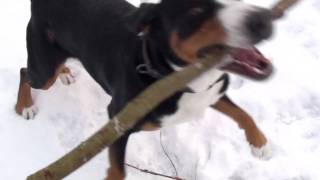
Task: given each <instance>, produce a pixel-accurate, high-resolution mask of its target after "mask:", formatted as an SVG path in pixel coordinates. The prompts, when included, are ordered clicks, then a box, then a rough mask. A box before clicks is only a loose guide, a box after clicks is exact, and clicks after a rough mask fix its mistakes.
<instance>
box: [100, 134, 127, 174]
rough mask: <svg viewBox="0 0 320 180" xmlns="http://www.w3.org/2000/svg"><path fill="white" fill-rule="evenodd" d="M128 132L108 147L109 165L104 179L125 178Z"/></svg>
mask: <svg viewBox="0 0 320 180" xmlns="http://www.w3.org/2000/svg"><path fill="white" fill-rule="evenodd" d="M129 135H130V134H125V135H124V136H122V137H121V138H120V139H118V140H117V141H116V142H115V143H113V144H112V145H111V146H110V148H109V161H110V167H109V169H108V175H107V178H106V180H124V178H125V154H126V146H127V142H128V138H129Z"/></svg>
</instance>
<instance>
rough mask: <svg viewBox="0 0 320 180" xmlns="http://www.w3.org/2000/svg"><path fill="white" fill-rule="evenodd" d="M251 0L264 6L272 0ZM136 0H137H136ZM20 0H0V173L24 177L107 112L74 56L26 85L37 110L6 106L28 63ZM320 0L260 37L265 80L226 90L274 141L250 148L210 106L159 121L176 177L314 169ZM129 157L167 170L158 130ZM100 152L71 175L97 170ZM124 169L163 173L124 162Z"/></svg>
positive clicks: (303, 179) (318, 136) (307, 175)
mask: <svg viewBox="0 0 320 180" xmlns="http://www.w3.org/2000/svg"><path fill="white" fill-rule="evenodd" d="M250 1H251V2H255V3H259V4H260V5H263V6H266V7H267V6H268V5H270V4H271V2H272V1H271V0H263V1H256V0H250ZM134 2H135V3H136V4H137V3H138V0H135V1H134ZM29 15H30V14H29V1H28V0H24V1H21V0H1V7H0V22H1V27H0V28H1V29H0V32H1V33H0V59H1V60H0V117H1V118H0V147H1V151H0V179H1V180H22V179H25V177H26V176H27V175H29V174H31V173H32V172H34V171H36V170H38V169H39V168H42V167H44V166H45V165H47V164H49V163H51V162H52V161H54V160H56V159H57V158H58V157H60V156H61V155H63V154H64V153H66V152H68V151H69V150H70V149H72V148H73V147H74V146H76V145H77V144H78V143H80V142H81V141H83V140H84V139H85V138H86V137H88V136H89V135H91V134H92V133H93V132H95V131H96V130H97V129H98V128H99V127H101V126H102V125H103V124H105V123H106V121H107V116H106V111H105V107H106V105H107V104H108V101H109V100H110V98H109V97H108V96H107V95H105V93H104V92H103V91H102V90H101V88H100V87H99V86H98V85H97V84H96V83H95V82H94V81H93V80H92V79H91V78H90V77H89V76H88V75H87V74H86V72H84V70H83V69H82V68H81V66H79V64H78V63H76V62H70V63H69V65H70V66H71V68H72V70H73V71H74V73H75V74H76V75H77V79H78V81H77V83H76V84H74V85H71V86H70V87H66V86H64V85H62V83H61V82H57V83H56V84H55V85H54V87H53V88H52V89H50V90H49V91H47V92H42V91H34V97H35V100H36V104H37V105H38V107H39V108H40V112H39V114H38V116H37V117H36V119H35V120H32V121H25V120H23V119H22V118H21V117H19V116H17V115H16V114H15V113H14V110H13V107H14V103H15V101H16V96H17V87H18V82H19V78H18V74H19V73H18V72H19V68H20V67H21V66H25V64H26V49H25V27H26V24H27V21H28V18H29ZM319 19H320V0H305V1H303V3H301V4H300V6H298V7H297V8H296V9H294V10H292V11H291V13H290V15H288V16H287V17H286V18H285V19H283V20H282V21H281V22H278V23H277V32H276V35H275V36H274V38H273V39H272V40H271V41H269V42H266V43H264V44H263V45H261V46H260V48H261V50H262V51H263V52H264V53H265V54H267V55H268V57H269V58H270V59H272V60H273V62H274V64H275V66H276V68H277V73H276V74H275V76H274V77H273V78H272V79H271V80H269V81H268V82H265V83H255V82H251V81H247V80H243V79H240V78H234V82H233V83H234V84H233V85H232V88H231V89H230V91H229V94H230V96H231V97H232V98H233V99H234V101H236V102H237V103H238V104H240V105H241V106H242V107H244V108H245V109H246V110H247V111H248V112H250V114H252V116H253V117H254V118H255V119H256V122H257V124H258V125H259V126H260V127H261V129H262V130H263V131H264V132H265V133H266V135H267V136H268V137H269V139H270V141H271V144H272V148H273V151H274V155H273V158H272V159H271V160H269V161H260V160H258V159H256V158H254V157H252V155H251V154H250V149H249V147H248V144H247V143H246V141H245V137H244V133H243V132H242V131H240V130H239V129H238V127H237V126H236V125H235V124H234V123H233V122H232V121H230V120H228V119H227V118H226V117H224V116H222V115H220V114H218V113H216V112H214V111H212V110H209V109H208V111H207V113H206V116H205V118H204V119H201V120H198V121H194V122H192V123H189V124H183V125H180V126H177V127H175V128H172V129H163V130H162V132H163V143H164V146H165V147H166V149H167V151H168V153H169V155H170V156H171V158H172V160H173V163H174V164H175V166H176V167H177V171H178V173H179V176H180V177H183V178H186V179H187V180H211V179H214V180H319V179H320V172H319V167H320V93H319V90H320V83H319V79H318V78H319V77H320V71H319V68H320V50H319V48H320V36H319V32H320V21H319ZM127 155H128V159H127V161H128V162H129V163H131V164H134V165H137V166H139V167H141V168H148V169H150V170H154V171H157V172H162V173H165V174H168V175H174V171H173V168H172V166H171V165H170V162H169V161H168V159H167V158H166V157H165V156H164V154H163V151H162V150H161V146H160V143H159V132H153V133H140V134H136V135H134V136H132V137H131V139H130V143H129V147H128V153H127ZM107 166H108V161H107V152H103V153H101V154H100V155H99V156H98V157H96V158H95V159H94V160H93V161H91V162H89V163H88V164H87V165H86V166H84V167H83V168H81V169H80V170H79V171H77V172H76V173H74V174H72V175H71V176H70V177H68V178H66V179H69V180H89V179H90V180H93V179H102V178H103V177H104V175H105V169H106V168H107ZM127 179H130V180H137V179H144V180H161V178H156V177H153V176H148V175H145V174H140V173H139V172H137V171H134V170H132V169H129V177H128V178H127Z"/></svg>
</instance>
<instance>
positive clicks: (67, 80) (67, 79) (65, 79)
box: [59, 73, 76, 85]
mask: <svg viewBox="0 0 320 180" xmlns="http://www.w3.org/2000/svg"><path fill="white" fill-rule="evenodd" d="M59 78H60V80H61V82H62V83H63V84H64V85H70V84H73V83H75V82H76V79H75V77H74V76H73V75H72V74H71V73H61V74H59Z"/></svg>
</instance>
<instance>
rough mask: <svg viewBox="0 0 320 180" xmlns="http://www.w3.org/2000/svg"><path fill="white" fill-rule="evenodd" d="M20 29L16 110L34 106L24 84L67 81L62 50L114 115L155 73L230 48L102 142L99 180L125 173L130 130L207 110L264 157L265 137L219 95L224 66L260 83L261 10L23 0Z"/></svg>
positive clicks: (264, 63) (264, 31)
mask: <svg viewBox="0 0 320 180" xmlns="http://www.w3.org/2000/svg"><path fill="white" fill-rule="evenodd" d="M31 10H32V15H31V18H30V22H29V24H28V27H27V51H28V66H27V68H22V69H21V72H20V74H21V80H20V81H21V82H20V88H19V94H18V101H17V104H16V112H17V113H18V114H20V115H22V116H23V117H24V118H26V119H30V118H33V117H34V116H35V114H36V112H37V108H35V106H34V103H33V100H32V98H31V95H30V89H31V88H35V89H48V88H50V86H51V85H52V84H53V83H54V82H55V81H56V79H57V78H58V77H60V79H61V80H63V82H64V83H65V84H70V83H73V82H74V78H73V76H72V75H71V74H70V70H69V69H68V68H67V67H65V66H64V63H65V61H66V59H67V58H69V57H76V58H78V59H79V60H80V61H81V63H82V64H83V66H84V68H85V69H86V70H87V71H88V72H89V74H90V75H91V76H92V77H93V78H94V79H95V81H97V82H98V83H99V84H100V86H102V88H103V89H104V90H105V92H106V93H108V94H109V95H110V96H111V97H112V100H111V103H110V104H109V106H108V112H109V116H110V117H114V116H115V115H116V114H117V113H118V112H119V111H120V110H121V109H122V108H123V107H124V106H125V105H126V103H128V102H129V101H130V100H131V99H132V98H134V97H135V96H136V95H137V94H139V93H140V92H141V91H142V90H144V89H145V88H147V87H148V86H149V85H150V84H152V83H153V82H155V81H157V80H158V79H160V78H162V77H164V76H166V75H168V74H170V73H172V72H173V71H179V70H180V69H181V68H183V67H184V66H186V65H187V64H192V63H196V62H197V61H199V59H201V57H203V56H206V55H208V54H210V53H212V52H214V50H215V48H219V47H221V46H223V45H227V46H231V47H233V48H234V50H233V51H232V52H231V53H230V54H229V55H226V56H225V58H224V59H222V60H221V62H219V63H218V65H217V66H216V67H214V68H212V69H211V70H210V71H209V72H207V73H205V74H204V75H202V76H201V77H199V78H198V79H196V80H194V81H193V82H192V83H190V84H189V85H188V86H187V87H186V88H185V90H183V91H180V92H177V93H175V94H174V95H173V96H172V97H170V98H169V99H167V100H166V101H164V102H163V103H161V104H160V105H159V106H158V107H157V108H156V109H154V110H153V111H152V112H151V113H150V114H148V115H147V116H145V117H144V118H143V119H141V120H140V121H139V123H138V124H136V126H135V127H134V128H133V129H131V130H130V131H128V132H126V134H125V135H124V136H123V137H122V138H121V139H119V140H118V141H117V142H115V143H114V144H113V145H112V146H111V147H110V149H109V152H110V153H109V154H110V168H109V170H108V177H107V179H108V180H122V179H124V178H125V172H124V160H125V148H126V144H127V140H128V137H129V136H130V134H131V133H134V132H137V131H140V130H156V129H159V128H161V127H163V126H170V125H173V124H177V123H179V122H185V121H188V120H192V119H196V118H199V117H200V116H201V115H202V114H203V113H204V111H205V109H206V108H207V107H211V108H213V109H215V110H218V111H220V112H222V113H223V114H225V115H227V116H229V117H231V118H232V119H233V120H234V121H235V122H237V123H238V124H239V126H240V128H242V129H244V130H245V134H246V137H247V140H248V142H249V144H250V145H251V146H252V148H253V153H254V154H255V155H256V156H260V157H264V156H268V155H269V148H268V146H267V144H268V141H267V139H266V137H265V136H264V134H263V133H262V132H261V131H260V130H259V129H258V128H257V126H256V125H255V123H254V121H253V119H252V118H251V117H250V116H249V115H248V114H247V113H246V112H244V111H243V110H242V109H240V108H239V107H238V106H237V105H235V104H234V103H232V101H231V100H230V99H229V98H228V97H227V95H226V94H225V92H226V90H227V87H228V84H229V77H228V74H226V73H227V72H231V73H235V74H239V75H242V76H245V77H248V78H251V79H256V80H263V79H266V78H267V77H269V75H270V74H271V73H272V65H271V63H270V62H269V61H268V60H267V59H266V58H264V56H263V55H262V54H261V53H260V52H259V51H258V50H257V49H255V48H254V45H255V44H257V43H259V42H260V41H262V40H264V39H267V38H268V37H270V36H271V34H272V18H271V13H270V11H269V10H267V9H263V8H260V7H256V6H253V5H248V4H245V3H243V2H241V1H237V0H162V1H161V2H160V3H155V4H152V3H144V4H142V5H141V6H140V7H139V8H136V7H134V6H133V5H131V4H129V3H128V2H126V1H125V0H32V3H31Z"/></svg>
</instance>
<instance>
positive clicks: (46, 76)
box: [16, 19, 69, 119]
mask: <svg viewBox="0 0 320 180" xmlns="http://www.w3.org/2000/svg"><path fill="white" fill-rule="evenodd" d="M27 51H28V66H27V68H22V69H21V73H20V74H21V80H20V86H19V92H18V101H17V103H16V112H17V113H18V114H20V115H22V116H23V117H24V118H26V119H30V118H33V117H34V116H35V114H36V109H37V108H35V107H34V105H33V100H32V97H31V93H30V91H31V87H32V88H35V89H43V90H47V89H49V88H50V87H51V86H52V84H53V83H54V82H55V81H56V79H57V77H58V75H59V74H60V73H61V71H62V70H64V69H65V67H64V66H63V64H64V62H65V60H66V59H67V58H68V57H69V54H68V53H67V52H66V51H64V50H63V49H62V48H60V47H59V46H58V45H57V44H56V43H55V42H53V41H52V40H49V38H48V36H47V34H46V24H45V23H41V22H37V21H35V20H34V19H31V20H30V22H29V24H28V27H27Z"/></svg>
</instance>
